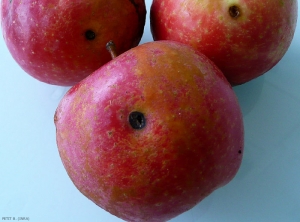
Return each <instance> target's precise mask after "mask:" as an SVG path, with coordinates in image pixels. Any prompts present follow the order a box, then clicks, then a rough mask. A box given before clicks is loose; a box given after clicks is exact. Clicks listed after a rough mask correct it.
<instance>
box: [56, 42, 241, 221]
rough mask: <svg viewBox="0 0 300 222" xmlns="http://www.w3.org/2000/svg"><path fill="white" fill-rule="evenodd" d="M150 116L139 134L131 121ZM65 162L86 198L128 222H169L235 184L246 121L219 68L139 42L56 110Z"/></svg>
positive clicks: (187, 53)
mask: <svg viewBox="0 0 300 222" xmlns="http://www.w3.org/2000/svg"><path fill="white" fill-rule="evenodd" d="M133 111H138V112H141V113H143V114H144V116H145V119H146V121H145V122H146V124H145V127H144V128H142V129H133V127H132V126H131V125H130V122H129V120H128V119H129V117H128V116H129V115H130V113H131V112H133ZM54 122H55V126H56V138H57V146H58V150H59V154H60V157H61V159H62V162H63V165H64V167H65V169H66V171H67V173H68V175H69V177H70V178H71V180H72V181H73V183H74V184H75V186H76V187H77V188H78V190H79V191H80V192H82V194H84V195H85V196H86V197H88V198H89V199H90V200H92V201H93V202H94V203H95V204H97V205H98V206H100V207H101V208H103V209H105V210H106V211H108V212H110V213H111V214H113V215H116V216H117V217H119V218H122V219H124V220H126V221H153V222H154V221H155V222H158V221H166V220H169V219H171V218H173V217H176V216H177V215H179V214H181V213H183V212H185V211H187V210H189V209H191V208H192V207H193V206H195V205H196V204H197V203H199V202H200V201H201V200H202V199H203V198H205V197H206V196H208V195H209V194H210V193H212V192H213V191H214V190H216V189H217V188H219V187H221V186H224V185H225V184H227V183H228V182H230V181H231V180H232V179H233V177H234V176H235V174H236V173H237V171H238V169H239V167H240V164H241V161H242V156H243V149H244V128H243V118H242V114H241V110H240V106H239V104H238V101H237V98H236V96H235V94H234V91H233V90H232V87H231V85H230V84H229V83H228V81H227V80H226V78H225V77H224V75H223V74H222V73H221V71H220V70H219V69H218V68H217V67H216V66H215V65H214V64H213V63H212V62H211V61H210V60H209V59H208V58H207V57H206V56H204V55H202V54H200V53H196V52H195V50H194V49H192V48H190V47H188V46H186V45H184V44H181V43H177V42H173V41H155V42H149V43H145V44H142V45H139V46H137V47H135V48H133V49H131V50H129V51H127V52H125V53H123V54H122V55H119V56H118V57H116V58H115V59H114V60H112V61H111V62H109V63H107V64H106V65H104V66H103V67H101V68H100V69H98V70H97V71H95V72H94V73H93V74H91V75H90V76H88V77H87V78H86V79H84V80H82V81H81V82H80V83H78V84H76V85H75V86H73V87H72V88H71V89H70V90H69V91H68V92H67V93H66V95H65V96H64V97H63V99H62V100H61V102H60V104H59V105H58V108H57V110H56V113H55V117H54Z"/></svg>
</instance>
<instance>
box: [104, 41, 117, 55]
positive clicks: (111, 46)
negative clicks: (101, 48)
mask: <svg viewBox="0 0 300 222" xmlns="http://www.w3.org/2000/svg"><path fill="white" fill-rule="evenodd" d="M106 49H107V51H108V52H109V53H110V55H111V58H112V59H114V58H116V57H117V56H118V55H117V51H116V45H115V43H114V42H113V41H109V42H108V43H107V44H106Z"/></svg>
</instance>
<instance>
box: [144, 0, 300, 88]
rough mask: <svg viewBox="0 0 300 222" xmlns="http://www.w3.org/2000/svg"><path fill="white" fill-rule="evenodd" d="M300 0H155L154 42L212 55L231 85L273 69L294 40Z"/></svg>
mask: <svg viewBox="0 0 300 222" xmlns="http://www.w3.org/2000/svg"><path fill="white" fill-rule="evenodd" d="M296 20H297V0H227V1H213V0H176V1H174V0H153V3H152V6H151V11H150V23H151V31H152V34H153V38H154V40H174V41H178V42H182V43H185V44H188V45H190V46H192V47H194V48H195V49H197V50H198V51H200V52H202V53H203V54H205V55H206V56H207V57H209V58H210V59H211V60H212V61H213V62H214V63H215V64H216V65H217V66H218V67H219V68H220V69H221V70H222V71H223V73H224V75H225V76H226V77H227V79H228V80H229V82H230V83H231V84H232V85H238V84H243V83H245V82H248V81H250V80H252V79H254V78H256V77H258V76H260V75H262V74H264V73H265V72H267V71H268V70H270V69H271V68H272V67H274V66H275V65H276V64H277V63H278V62H279V61H280V60H281V58H282V57H283V55H284V54H285V53H286V51H287V49H288V47H289V46H290V43H291V41H292V39H293V36H294V32H295V27H296Z"/></svg>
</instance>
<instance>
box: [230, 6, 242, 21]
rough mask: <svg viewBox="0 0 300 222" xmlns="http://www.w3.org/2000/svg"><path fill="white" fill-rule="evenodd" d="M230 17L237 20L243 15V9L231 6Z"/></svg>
mask: <svg viewBox="0 0 300 222" xmlns="http://www.w3.org/2000/svg"><path fill="white" fill-rule="evenodd" d="M229 15H230V16H231V17H232V18H234V19H236V18H238V17H240V15H241V9H240V8H239V7H238V6H236V5H233V6H230V7H229Z"/></svg>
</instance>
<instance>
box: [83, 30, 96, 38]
mask: <svg viewBox="0 0 300 222" xmlns="http://www.w3.org/2000/svg"><path fill="white" fill-rule="evenodd" d="M85 38H86V39H87V40H94V39H95V38H96V33H95V32H94V31H92V30H87V31H86V32H85Z"/></svg>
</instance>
